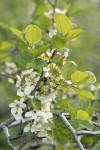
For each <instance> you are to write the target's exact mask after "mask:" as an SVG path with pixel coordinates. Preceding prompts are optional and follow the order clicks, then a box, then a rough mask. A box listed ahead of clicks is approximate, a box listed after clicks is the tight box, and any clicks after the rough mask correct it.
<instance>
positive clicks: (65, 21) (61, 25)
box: [54, 14, 71, 34]
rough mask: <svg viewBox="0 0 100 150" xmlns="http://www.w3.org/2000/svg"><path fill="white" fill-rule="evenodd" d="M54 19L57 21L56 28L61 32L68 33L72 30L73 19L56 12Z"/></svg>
mask: <svg viewBox="0 0 100 150" xmlns="http://www.w3.org/2000/svg"><path fill="white" fill-rule="evenodd" d="M54 20H55V23H56V28H57V30H58V32H59V33H61V34H67V33H68V32H69V30H70V26H71V21H70V19H69V18H68V17H67V16H65V15H63V14H55V15H54Z"/></svg>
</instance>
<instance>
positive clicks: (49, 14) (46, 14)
mask: <svg viewBox="0 0 100 150" xmlns="http://www.w3.org/2000/svg"><path fill="white" fill-rule="evenodd" d="M66 12H67V11H66V10H65V9H64V10H61V9H59V8H55V13H59V14H66ZM44 15H45V16H46V17H48V18H52V17H53V9H50V10H49V11H48V12H45V13H44Z"/></svg>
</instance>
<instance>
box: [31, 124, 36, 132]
mask: <svg viewBox="0 0 100 150" xmlns="http://www.w3.org/2000/svg"><path fill="white" fill-rule="evenodd" d="M31 132H32V133H33V132H34V133H36V132H37V131H36V128H35V127H34V125H33V126H32V127H31Z"/></svg>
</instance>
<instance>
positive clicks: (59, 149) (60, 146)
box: [55, 145, 66, 150]
mask: <svg viewBox="0 0 100 150" xmlns="http://www.w3.org/2000/svg"><path fill="white" fill-rule="evenodd" d="M55 150H66V147H65V146H62V145H57V146H56V149H55Z"/></svg>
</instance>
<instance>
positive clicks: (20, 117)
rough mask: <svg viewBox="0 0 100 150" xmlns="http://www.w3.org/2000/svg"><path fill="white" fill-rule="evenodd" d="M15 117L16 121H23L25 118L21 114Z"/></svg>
mask: <svg viewBox="0 0 100 150" xmlns="http://www.w3.org/2000/svg"><path fill="white" fill-rule="evenodd" d="M13 116H14V118H15V119H16V120H22V119H23V117H22V116H21V115H19V114H13Z"/></svg>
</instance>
